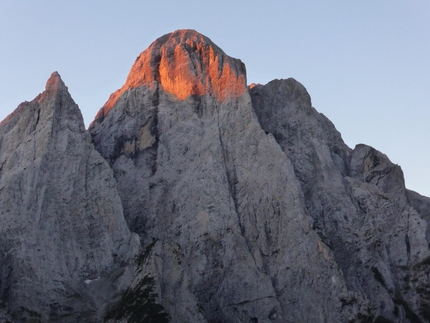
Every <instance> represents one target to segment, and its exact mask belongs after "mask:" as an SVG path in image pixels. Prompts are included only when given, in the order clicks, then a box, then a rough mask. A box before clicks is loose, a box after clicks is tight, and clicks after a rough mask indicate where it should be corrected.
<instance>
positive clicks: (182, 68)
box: [99, 29, 246, 115]
mask: <svg viewBox="0 0 430 323" xmlns="http://www.w3.org/2000/svg"><path fill="white" fill-rule="evenodd" d="M158 85H160V86H161V88H162V89H163V90H164V91H166V92H168V93H170V94H173V95H174V96H176V97H177V98H178V99H179V100H184V99H186V98H187V97H189V96H191V95H197V96H202V95H205V94H208V95H211V96H213V97H215V98H216V99H217V100H218V101H221V102H224V101H226V100H228V99H230V98H235V97H238V96H240V95H242V94H243V93H245V92H246V71H245V65H244V64H243V63H242V62H241V61H240V60H238V59H235V58H232V57H229V56H228V55H226V54H225V53H224V51H222V50H221V49H220V48H219V47H218V46H217V45H215V44H214V43H213V42H212V41H211V40H210V39H209V38H208V37H206V36H204V35H202V34H200V33H198V32H196V31H194V30H189V29H184V30H177V31H175V32H173V33H170V34H166V35H164V36H162V37H160V38H158V39H157V40H156V41H154V42H153V43H152V44H151V45H150V46H149V48H148V49H146V50H145V51H143V52H142V53H141V54H140V55H139V56H138V57H137V59H136V61H135V63H134V65H133V66H132V68H131V70H130V73H129V75H128V77H127V81H126V83H125V84H124V86H123V87H122V88H121V89H119V90H118V91H116V92H114V93H113V94H112V95H111V97H110V98H109V100H108V101H107V102H106V104H105V105H104V107H103V109H102V110H101V111H100V113H103V114H104V115H106V114H107V112H108V111H109V110H110V109H111V108H112V107H113V106H114V104H115V103H116V101H117V100H118V98H119V97H120V96H121V94H122V93H124V92H125V91H127V90H128V89H131V88H137V87H140V86H149V87H151V88H153V87H156V86H158ZM100 113H99V114H100Z"/></svg>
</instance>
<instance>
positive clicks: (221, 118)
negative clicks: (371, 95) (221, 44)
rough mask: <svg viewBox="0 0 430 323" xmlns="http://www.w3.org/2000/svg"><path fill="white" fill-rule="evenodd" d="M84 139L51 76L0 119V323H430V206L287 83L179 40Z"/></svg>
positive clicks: (114, 100) (169, 39)
mask: <svg viewBox="0 0 430 323" xmlns="http://www.w3.org/2000/svg"><path fill="white" fill-rule="evenodd" d="M89 133H90V135H89V134H88V132H86V131H85V129H84V126H83V122H82V118H81V115H80V112H79V110H78V108H77V106H76V105H75V104H74V102H73V100H72V99H71V97H70V95H69V94H68V92H67V88H66V87H65V86H64V83H63V82H62V81H61V79H60V77H59V75H58V74H53V75H52V77H51V79H50V80H49V81H48V83H47V88H46V91H45V92H44V93H43V94H41V95H39V96H38V97H37V98H36V99H35V100H34V101H32V102H26V103H23V104H22V105H21V106H19V107H18V109H17V110H16V112H15V113H13V114H11V115H10V116H9V117H8V118H7V119H6V120H5V121H3V122H2V123H1V124H0V135H1V136H0V212H1V213H0V217H1V222H0V232H1V234H0V273H1V276H0V296H1V302H0V322H2V320H3V321H7V320H10V319H11V316H13V319H15V320H16V321H17V322H29V321H31V322H54V321H61V322H68V321H69V322H76V321H103V319H104V320H105V321H106V322H110V323H113V322H134V321H139V320H143V319H144V318H146V319H147V320H149V319H151V320H152V321H155V322H167V321H169V320H170V321H172V322H202V323H203V322H259V323H261V322H351V323H352V322H363V323H364V322H399V323H400V322H428V321H430V297H429V295H430V287H429V286H430V281H429V275H428V273H429V270H430V267H429V266H430V261H429V259H430V252H429V238H428V237H429V233H428V232H430V231H429V229H428V220H429V216H430V212H428V209H429V207H430V202H429V201H430V199H428V198H426V197H423V196H420V195H419V194H417V193H415V192H411V191H408V190H406V189H405V186H404V180H403V173H402V171H401V169H400V167H399V166H397V165H394V164H392V163H391V162H390V160H389V159H388V157H387V156H385V155H384V154H382V153H380V152H379V151H377V150H375V149H373V148H372V147H369V146H366V145H363V144H360V145H357V146H356V147H355V148H354V149H350V148H349V147H347V146H346V145H345V143H344V142H343V140H342V138H341V135H340V134H339V132H338V131H337V130H336V129H335V127H334V125H333V124H332V123H331V122H330V121H329V120H328V119H327V118H326V117H325V116H324V115H322V114H320V113H318V112H317V111H316V110H315V109H314V108H313V107H312V105H311V99H310V96H309V94H308V93H307V91H306V89H305V87H304V86H303V85H301V84H300V83H299V82H297V81H295V80H294V79H287V80H274V81H272V82H270V83H268V84H267V85H264V86H263V85H253V86H251V87H250V88H247V87H246V75H245V67H244V65H243V64H242V63H241V62H240V61H239V60H236V59H233V58H231V57H229V56H227V55H226V54H225V53H224V52H223V51H222V50H221V49H219V48H218V47H217V46H216V45H215V44H213V42H212V41H210V40H209V39H208V38H207V37H205V36H203V35H201V34H199V33H197V32H195V31H192V30H179V31H176V32H174V33H171V34H167V35H165V36H163V37H161V38H159V39H158V40H156V41H155V42H154V43H153V44H152V45H151V46H150V47H149V48H148V49H147V50H145V51H144V52H143V53H142V54H141V55H140V56H139V57H138V58H137V60H136V62H135V64H134V65H133V67H132V69H131V71H130V74H129V76H128V78H127V81H126V83H125V85H124V86H123V87H122V88H121V89H120V90H118V91H116V92H115V93H113V94H112V95H111V97H110V98H109V100H108V101H107V103H106V104H105V105H104V106H103V107H102V109H101V110H100V111H99V113H98V115H97V116H96V118H95V120H94V121H93V123H92V124H91V126H90V129H89ZM93 145H94V146H93ZM94 148H95V149H94ZM96 150H97V151H96ZM100 155H101V156H100ZM127 226H128V228H127ZM130 231H132V232H134V233H137V234H138V235H139V237H140V243H141V245H142V249H141V250H140V253H139V255H138V256H137V257H134V258H131V257H132V256H133V255H134V254H135V253H136V250H137V248H138V245H139V241H137V240H136V239H134V238H133V237H135V236H136V235H133V234H131V233H130ZM24 237H25V238H24ZM99 276H100V277H101V278H100V279H97V280H96V281H93V282H90V283H89V284H86V283H85V282H84V281H85V280H88V282H89V281H90V280H94V279H96V278H98V277H99ZM27 290H29V294H27V293H25V292H24V291H27ZM96 291H98V292H96ZM121 293H122V294H121ZM21 307H22V308H21Z"/></svg>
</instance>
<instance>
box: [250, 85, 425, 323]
mask: <svg viewBox="0 0 430 323" xmlns="http://www.w3.org/2000/svg"><path fill="white" fill-rule="evenodd" d="M251 96H252V99H253V104H254V108H255V111H256V113H257V115H258V118H259V120H260V124H261V126H262V128H263V129H264V130H265V131H266V132H270V133H273V135H274V136H275V138H276V140H277V142H278V143H279V145H280V147H281V148H282V150H283V151H284V153H285V154H286V155H287V156H288V157H289V158H290V160H291V161H292V163H293V165H294V170H295V174H296V176H297V178H298V180H299V182H300V185H301V191H302V193H303V196H304V199H305V205H306V210H307V212H308V214H309V215H311V216H312V218H313V219H314V221H315V227H316V230H317V232H318V234H319V236H320V237H321V239H322V240H323V241H324V242H325V243H326V244H327V245H328V246H329V247H330V249H331V250H332V251H333V254H334V257H335V259H336V261H337V263H338V264H339V266H340V268H341V270H342V273H343V276H344V278H345V281H346V283H347V286H348V289H349V290H350V291H361V292H363V293H364V294H366V296H367V297H368V299H370V300H371V303H372V304H373V307H374V308H375V319H376V320H377V321H378V322H423V321H428V320H429V319H430V317H429V315H428V310H429V307H428V297H427V296H426V295H428V293H429V291H430V290H429V287H430V285H429V280H428V278H424V277H425V276H426V273H427V272H428V271H429V269H430V268H429V266H428V264H427V263H428V259H429V258H428V257H429V255H430V254H429V249H428V241H427V240H426V228H427V219H428V217H427V213H428V212H427V213H426V212H425V206H428V205H429V204H428V202H427V201H426V200H425V199H424V198H421V199H419V198H418V197H416V195H413V194H412V193H408V195H409V201H411V203H409V202H408V198H407V191H406V190H405V186H404V179H403V173H402V170H401V169H400V167H399V166H397V165H394V164H392V163H391V162H390V161H389V159H388V158H387V157H386V156H385V155H383V154H382V153H380V152H378V151H376V150H375V149H373V148H371V147H369V146H366V145H357V146H356V147H355V149H354V150H352V151H351V150H350V149H349V148H348V147H346V146H345V144H344V143H343V141H342V139H341V137H340V134H339V133H338V132H337V131H336V130H335V128H334V126H333V125H332V124H331V122H330V121H329V120H328V119H327V118H325V117H324V116H323V115H322V114H319V113H318V112H316V111H315V109H313V108H312V106H311V101H310V98H309V95H308V94H307V92H306V90H305V88H304V87H303V86H302V85H301V84H300V83H298V82H297V81H295V80H293V79H288V80H275V81H272V82H270V83H269V84H267V85H265V86H255V87H253V88H252V89H251ZM420 206H421V207H420ZM417 210H418V212H417ZM420 213H421V214H420ZM426 217H427V218H426ZM412 277H414V278H412Z"/></svg>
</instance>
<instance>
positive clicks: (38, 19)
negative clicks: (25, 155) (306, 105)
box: [0, 0, 430, 196]
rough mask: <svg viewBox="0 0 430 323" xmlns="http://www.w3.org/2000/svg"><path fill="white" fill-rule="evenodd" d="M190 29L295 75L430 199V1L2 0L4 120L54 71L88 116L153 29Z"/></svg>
mask: <svg viewBox="0 0 430 323" xmlns="http://www.w3.org/2000/svg"><path fill="white" fill-rule="evenodd" d="M185 28H190V29H195V30H197V31H198V32H200V33H202V34H204V35H206V36H207V37H209V38H210V39H212V41H213V42H214V43H216V44H217V45H218V46H219V47H221V48H222V49H223V50H224V51H225V52H226V53H227V54H228V55H230V56H233V57H235V58H240V59H241V60H242V61H243V62H244V63H245V65H246V68H247V79H248V84H251V83H261V84H266V83H267V82H269V81H271V80H273V79H281V78H289V77H293V78H295V79H296V80H297V81H299V82H300V83H302V84H303V85H304V86H305V87H306V88H307V90H308V92H309V94H310V96H311V98H312V104H313V106H314V107H315V108H316V109H317V110H318V111H319V112H321V113H323V114H324V115H326V116H327V117H328V118H329V119H330V120H331V121H332V122H333V123H334V125H335V126H336V128H337V129H338V130H339V132H340V133H341V134H342V138H343V139H344V141H345V142H346V144H347V145H348V146H349V147H351V148H354V147H355V145H356V144H359V143H364V144H367V145H370V146H372V147H374V148H376V149H378V150H379V151H381V152H382V153H384V154H386V155H387V156H388V157H389V158H390V160H391V161H392V162H393V163H395V164H398V165H400V166H401V167H402V170H403V172H404V174H405V180H406V186H407V187H408V188H409V189H412V190H414V191H417V192H419V193H420V194H422V195H425V196H430V171H429V165H430V149H429V148H430V129H429V127H428V123H429V121H430V0H407V1H406V0H372V1H370V0H362V1H351V0H336V1H334V0H324V1H322V0H279V1H275V0H264V1H253V0H248V1H244V0H236V1H232V0H228V1H227V0H218V1H210V2H205V1H201V0H199V1H194V0H187V1H177V0H176V1H173V0H158V1H151V2H146V1H134V0H133V1H131V0H129V1H127V0H126V1H110V0H104V1H99V0H90V1H81V0H75V1H58V0H38V1H28V0H26V1H23V0H1V1H0V120H3V119H4V118H5V117H6V116H7V115H8V114H9V113H11V112H12V111H13V110H14V109H15V108H16V107H17V106H18V105H19V104H20V103H21V102H23V101H31V100H32V99H33V98H34V97H36V96H37V95H38V94H39V93H41V92H43V90H44V87H45V83H46V81H47V79H48V78H49V76H50V75H51V73H52V72H54V71H58V72H59V73H60V75H61V77H62V79H63V81H64V82H65V83H66V85H67V86H68V88H69V91H70V93H71V95H72V97H73V99H74V100H75V102H76V103H77V104H78V105H79V107H80V109H81V111H82V114H83V116H84V120H85V123H86V125H87V126H88V124H89V123H90V122H91V121H92V120H93V118H94V117H95V115H96V113H97V111H98V110H99V109H100V107H102V106H103V104H104V103H105V102H106V101H107V99H108V98H109V95H110V94H111V93H112V92H114V91H115V90H116V89H118V88H120V87H121V86H122V85H123V83H124V82H125V79H126V77H127V74H128V72H129V70H130V68H131V66H132V64H133V62H134V60H135V58H136V57H137V56H138V55H139V54H140V52H142V51H143V50H145V49H146V48H147V47H148V46H149V45H150V44H151V43H152V42H153V41H154V40H155V39H157V38H158V37H160V36H162V35H164V34H166V33H169V32H172V31H174V30H176V29H185Z"/></svg>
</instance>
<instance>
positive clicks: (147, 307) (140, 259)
mask: <svg viewBox="0 0 430 323" xmlns="http://www.w3.org/2000/svg"><path fill="white" fill-rule="evenodd" d="M156 242H157V240H154V241H153V242H152V243H151V244H150V245H148V246H147V247H146V248H145V251H144V252H143V253H141V254H139V255H138V256H137V257H136V258H135V263H136V265H137V266H138V267H139V269H138V270H137V274H136V276H138V273H140V272H142V266H144V264H145V262H146V261H147V260H148V257H149V255H150V254H151V251H152V249H153V248H154V246H155V244H156ZM136 276H135V279H137V278H136ZM154 290H155V280H154V278H152V277H150V276H149V275H145V276H144V277H143V278H142V279H140V280H139V281H138V283H137V284H136V285H135V286H134V287H133V288H131V287H129V288H127V290H126V291H125V292H124V294H123V295H122V297H121V300H120V301H119V303H118V304H116V305H115V307H113V308H112V309H111V310H110V311H109V312H108V313H107V315H106V317H105V320H104V321H105V322H107V321H109V320H111V319H113V320H124V319H125V320H126V321H127V322H128V323H168V322H169V319H170V318H169V315H168V314H167V313H166V312H165V311H164V307H163V306H162V305H160V304H157V303H156V299H157V297H158V294H157V293H156V292H155V291H154Z"/></svg>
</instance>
